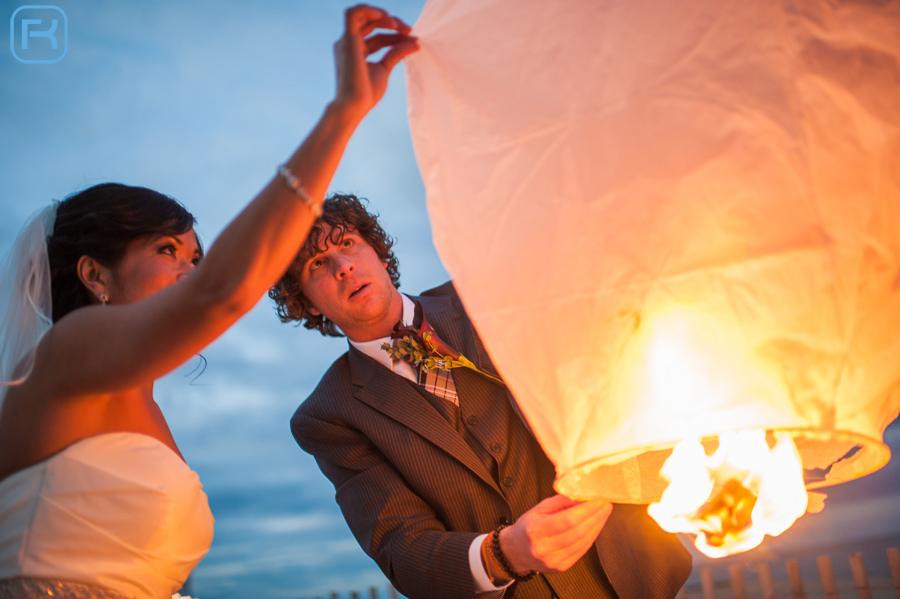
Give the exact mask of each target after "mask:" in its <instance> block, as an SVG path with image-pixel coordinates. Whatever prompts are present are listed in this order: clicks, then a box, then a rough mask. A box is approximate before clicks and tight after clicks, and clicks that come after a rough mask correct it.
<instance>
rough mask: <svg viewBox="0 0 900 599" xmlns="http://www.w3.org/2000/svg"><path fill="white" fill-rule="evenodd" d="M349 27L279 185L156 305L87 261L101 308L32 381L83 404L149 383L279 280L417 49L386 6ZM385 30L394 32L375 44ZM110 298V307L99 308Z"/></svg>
mask: <svg viewBox="0 0 900 599" xmlns="http://www.w3.org/2000/svg"><path fill="white" fill-rule="evenodd" d="M345 20H346V27H345V32H344V34H343V36H342V37H341V39H340V40H339V41H338V42H337V43H336V44H335V60H336V65H337V92H336V95H335V98H334V100H333V101H332V102H331V103H330V104H329V105H328V106H327V107H326V109H325V112H324V114H323V116H322V117H321V119H320V120H319V122H318V124H317V125H316V126H315V127H314V128H313V130H312V132H311V133H310V134H309V136H308V137H307V138H306V140H305V141H304V142H303V143H302V144H301V145H300V147H299V148H298V149H297V151H296V152H295V153H294V154H293V155H292V156H291V157H290V158H288V160H287V161H286V162H285V163H284V165H283V168H282V169H280V170H279V171H277V172H276V168H277V167H278V165H273V172H275V173H276V174H275V175H274V177H273V178H272V179H271V180H270V181H269V182H268V184H267V185H266V186H265V188H264V189H263V190H262V191H261V192H260V193H259V195H258V196H257V197H256V198H255V199H254V200H253V201H252V202H251V203H250V204H249V205H248V206H247V207H246V208H245V209H244V210H243V211H242V212H241V213H240V214H239V215H238V216H237V217H235V219H234V220H233V221H232V222H231V223H230V224H229V225H228V227H227V228H226V229H225V230H224V231H223V232H222V234H221V235H220V236H219V237H218V239H216V241H215V243H214V244H213V245H212V246H211V247H210V249H209V252H208V254H207V255H206V257H205V258H203V260H202V261H200V262H199V264H198V265H197V266H196V268H193V269H192V268H191V267H190V266H186V267H185V268H184V270H185V274H184V276H181V275H179V280H178V281H177V282H176V283H174V284H172V285H169V286H167V287H165V288H164V289H161V290H160V291H158V292H156V293H153V294H152V295H150V296H149V297H146V298H143V299H140V300H139V301H136V302H133V303H122V301H123V300H122V298H117V297H116V295H115V294H114V293H111V291H110V288H111V287H112V288H113V289H115V287H113V285H114V284H116V283H121V281H120V280H119V281H117V280H116V277H117V275H118V276H119V279H121V273H116V272H114V269H110V268H106V267H104V266H102V265H101V264H99V263H97V262H95V261H87V262H85V261H82V262H81V263H79V269H80V272H79V275H80V278H81V280H82V282H83V283H84V284H85V286H86V287H87V288H88V290H89V292H90V293H91V294H93V295H94V296H95V297H96V298H98V305H95V306H89V307H86V308H84V309H79V310H75V311H73V312H72V313H70V314H69V315H67V316H66V317H64V318H62V319H60V321H59V322H58V323H56V324H55V325H54V326H53V327H52V329H51V330H50V331H49V332H48V333H47V336H46V337H45V339H44V341H43V342H42V343H41V346H40V347H39V349H38V354H37V359H36V361H35V366H34V368H35V372H34V373H33V376H35V377H40V378H41V380H42V381H43V383H42V385H41V386H42V387H43V389H44V391H45V392H46V393H49V394H50V395H60V396H63V397H65V396H70V397H73V396H82V395H85V394H97V393H114V392H116V391H119V390H124V389H129V388H132V387H135V386H140V385H144V384H146V383H147V382H148V381H152V380H153V379H156V378H158V377H160V376H162V375H164V374H165V373H167V372H169V371H170V370H172V369H174V368H176V367H177V366H179V365H180V364H182V363H183V362H184V361H186V360H187V359H189V358H190V357H191V356H193V355H194V354H195V353H197V352H198V351H200V350H201V349H202V348H203V347H205V346H206V345H207V344H209V343H210V342H212V341H213V340H214V339H216V337H218V336H219V335H221V334H222V333H223V332H224V331H225V330H226V329H227V328H228V327H229V326H231V325H232V324H233V323H234V322H235V321H236V320H238V319H239V318H240V317H241V316H242V315H243V314H245V313H246V312H248V311H249V310H250V309H251V308H252V307H253V306H254V305H255V304H256V303H257V301H258V300H259V299H260V297H261V296H262V295H263V294H264V293H265V292H266V291H267V289H268V288H269V287H271V285H273V284H274V283H275V282H276V281H277V279H278V278H279V277H280V276H281V274H282V273H283V272H284V270H285V269H286V268H287V266H288V265H289V263H290V261H291V259H292V258H293V257H294V255H295V254H296V252H297V251H298V249H299V247H300V246H301V245H302V243H303V241H304V239H305V237H306V235H307V233H308V232H309V230H310V228H311V226H312V224H313V222H314V221H315V218H316V214H317V211H318V209H319V206H320V205H321V202H322V199H323V197H324V195H325V193H326V191H327V187H328V185H329V183H330V181H331V178H332V176H333V175H334V172H335V170H336V169H337V166H338V163H339V161H340V159H341V156H342V154H343V151H344V148H345V146H346V144H347V142H348V141H349V139H350V137H351V135H352V133H353V131H354V130H355V129H356V126H357V125H358V124H359V122H360V121H361V120H362V118H363V117H364V116H365V115H366V114H367V113H368V112H369V110H370V109H371V108H372V107H373V106H374V105H375V104H376V103H377V102H378V101H379V100H380V99H381V97H382V96H383V94H384V91H385V88H386V85H387V78H388V76H389V74H390V72H391V70H392V69H393V67H394V66H395V65H396V64H397V63H398V62H399V61H400V60H401V59H402V58H403V57H405V56H406V55H408V54H410V53H411V52H413V51H415V50H416V48H417V45H416V41H415V38H413V37H411V36H409V32H410V28H409V27H408V26H407V25H405V24H404V23H403V22H401V21H400V20H399V19H397V18H395V17H392V16H390V15H389V14H388V13H386V12H385V11H383V10H380V9H377V8H374V7H370V6H356V7H353V8H351V9H348V10H347V12H346V15H345ZM375 29H386V30H389V31H390V32H391V33H382V34H376V35H371V36H370V35H369V34H371V33H372V32H373V31H374V30H375ZM383 48H388V51H387V52H386V54H385V55H384V57H383V58H382V59H381V60H380V61H378V62H368V61H367V57H368V56H369V55H371V54H372V53H374V52H377V51H378V50H381V49H383ZM191 235H193V233H191ZM187 239H188V241H187V243H186V242H185V236H178V237H173V236H168V237H167V236H163V238H162V239H161V240H158V245H160V247H159V248H157V247H156V246H151V247H149V248H148V249H147V250H146V251H148V252H165V253H166V254H167V256H166V258H167V259H171V260H176V261H177V260H182V261H187V262H190V261H191V260H194V255H193V254H194V251H193V247H192V246H191V243H192V242H193V238H191V237H188V238H187ZM147 241H148V242H149V241H153V240H147ZM182 246H185V247H182ZM191 271H192V272H191ZM101 294H105V295H103V296H101ZM106 297H108V298H109V304H108V305H99V304H100V301H99V300H100V299H101V298H104V299H105V298H106Z"/></svg>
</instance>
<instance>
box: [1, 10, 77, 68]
mask: <svg viewBox="0 0 900 599" xmlns="http://www.w3.org/2000/svg"><path fill="white" fill-rule="evenodd" d="M9 47H10V49H11V50H12V54H13V56H14V57H15V59H16V60H18V61H19V62H23V63H25V64H53V63H54V62H59V61H60V60H62V59H63V57H64V56H65V55H66V52H67V51H68V50H69V19H68V17H67V16H66V13H65V11H63V9H61V8H60V7H58V6H33V5H28V6H20V7H19V8H17V9H16V11H15V12H14V13H13V14H12V17H10V19H9Z"/></svg>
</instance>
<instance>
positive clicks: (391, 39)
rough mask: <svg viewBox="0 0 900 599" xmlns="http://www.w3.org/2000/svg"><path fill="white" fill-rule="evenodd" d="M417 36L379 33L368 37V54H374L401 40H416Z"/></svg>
mask: <svg viewBox="0 0 900 599" xmlns="http://www.w3.org/2000/svg"><path fill="white" fill-rule="evenodd" d="M415 39H416V38H414V37H410V36H408V35H406V34H403V33H379V34H378V35H373V36H372V37H368V38H366V55H367V56H368V55H369V54H374V53H375V52H378V51H379V50H381V49H382V48H387V47H388V46H393V45H396V44H399V43H401V42H407V41H410V42H412V41H415Z"/></svg>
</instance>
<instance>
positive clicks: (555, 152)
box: [406, 0, 900, 556]
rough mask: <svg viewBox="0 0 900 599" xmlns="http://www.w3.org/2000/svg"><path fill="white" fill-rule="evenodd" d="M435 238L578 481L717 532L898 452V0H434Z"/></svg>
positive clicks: (426, 15) (425, 102)
mask: <svg viewBox="0 0 900 599" xmlns="http://www.w3.org/2000/svg"><path fill="white" fill-rule="evenodd" d="M415 32H416V34H417V35H419V36H420V40H421V46H422V51H421V52H419V53H417V54H415V55H413V56H412V57H411V58H410V59H409V60H408V62H407V63H406V65H407V66H406V68H407V87H408V95H409V117H410V124H411V129H412V136H413V142H414V146H415V151H416V157H417V160H418V162H419V167H420V170H421V172H422V176H423V179H424V182H425V187H426V192H427V202H428V210H429V214H430V217H431V221H432V227H433V232H434V241H435V245H436V246H437V249H438V252H439V254H440V256H441V258H442V260H443V262H444V264H445V266H446V267H447V269H448V271H449V272H450V273H451V275H452V276H453V278H454V280H455V282H456V286H457V289H458V290H459V292H460V295H461V297H462V300H463V303H464V304H465V306H466V308H467V310H468V311H469V314H470V315H471V316H472V319H473V321H474V323H475V325H476V327H477V329H478V331H479V333H480V335H481V336H482V338H483V340H484V342H485V345H486V347H487V348H488V350H489V352H490V353H491V355H492V357H493V358H494V361H495V363H496V365H497V367H498V369H499V371H500V372H501V374H502V375H503V377H504V378H505V380H506V382H507V383H508V385H509V386H510V388H511V389H512V391H513V392H514V394H515V396H516V398H517V399H518V401H519V403H520V407H521V410H522V412H523V414H524V416H525V418H526V420H527V422H528V423H529V425H530V426H531V428H532V429H533V431H534V433H535V435H536V436H537V438H538V440H539V441H540V443H541V445H542V446H543V447H544V449H545V451H546V452H547V455H548V456H549V457H550V459H551V460H552V461H553V462H554V464H555V466H556V470H557V479H556V483H555V485H556V488H557V490H558V491H560V492H562V493H565V494H567V495H570V496H573V497H582V498H588V497H604V498H606V499H609V500H612V501H614V502H630V503H646V504H651V505H650V507H649V510H650V513H651V515H653V516H654V518H656V519H657V521H658V522H659V523H660V525H661V526H663V528H666V529H667V530H675V531H681V532H691V533H693V534H695V535H696V538H697V546H698V547H699V548H700V549H701V550H702V551H704V553H707V554H708V555H713V556H720V555H727V554H729V553H734V552H736V551H742V550H746V549H749V548H751V547H752V546H754V545H755V544H758V543H759V542H760V541H761V540H762V538H763V535H765V534H770V535H775V534H779V533H780V532H782V531H783V530H785V529H786V528H787V527H789V526H790V525H791V523H792V522H793V521H794V520H795V519H796V518H797V517H799V516H800V515H802V514H803V513H804V512H805V511H807V510H817V509H821V507H822V499H821V496H819V495H817V494H815V493H810V491H812V490H815V489H819V488H823V487H828V486H830V485H835V484H838V483H842V482H845V481H849V480H852V479H855V478H858V477H861V476H864V475H866V474H868V473H870V472H873V471H874V470H877V469H878V468H880V467H882V466H883V465H884V464H886V463H887V461H888V460H889V458H890V450H889V449H888V447H887V446H886V445H885V444H884V442H883V432H884V429H885V428H886V427H887V425H888V424H889V423H890V422H891V421H893V420H894V419H895V418H896V417H897V414H898V411H900V389H898V381H900V4H898V3H890V2H888V3H884V2H881V3H878V2H824V1H808V2H806V1H802V0H801V1H798V2H793V3H791V2H774V1H769V0H759V1H755V2H740V1H731V0H687V1H684V2H677V3H676V2H663V1H654V0H629V2H613V1H606V0H591V1H590V2H585V1H581V0H563V1H559V2H552V3H551V2H546V1H544V0H441V1H440V2H437V1H434V0H432V1H430V2H428V3H427V4H426V6H425V8H424V10H423V11H422V14H421V16H420V18H419V21H418V23H416V25H415Z"/></svg>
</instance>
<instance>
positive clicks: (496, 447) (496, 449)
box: [491, 443, 501, 453]
mask: <svg viewBox="0 0 900 599" xmlns="http://www.w3.org/2000/svg"><path fill="white" fill-rule="evenodd" d="M500 449H501V447H500V444H499V443H492V444H491V451H493V452H494V453H500Z"/></svg>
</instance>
